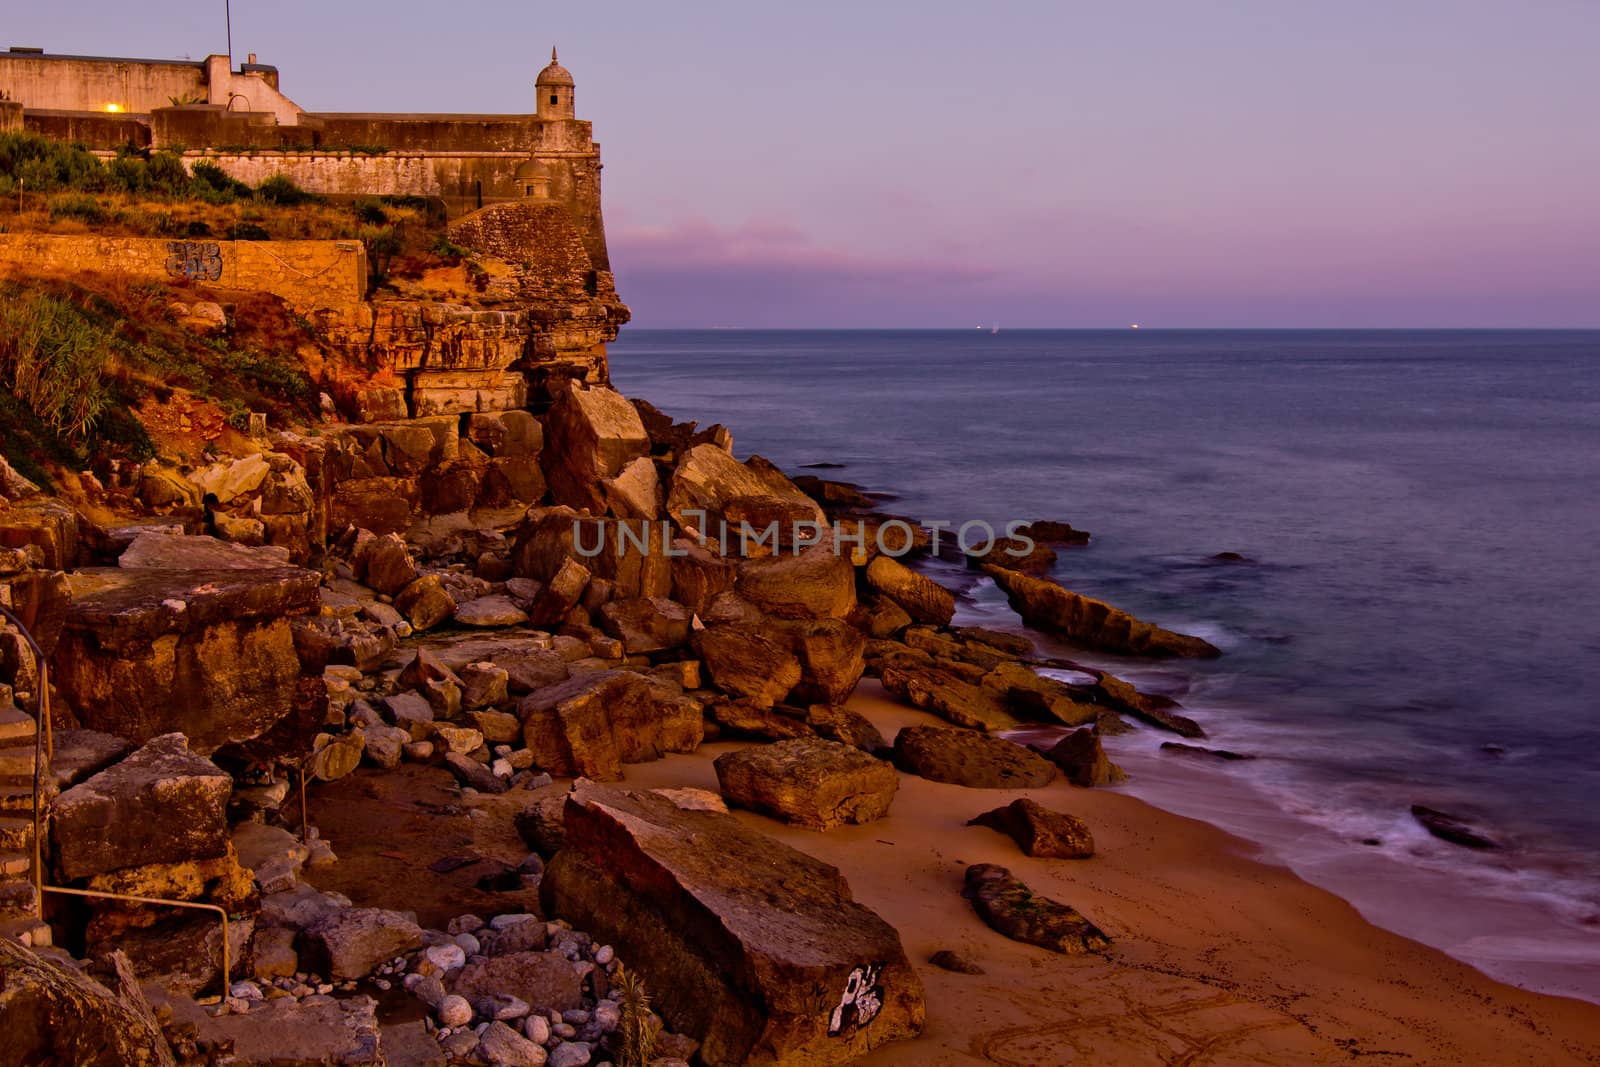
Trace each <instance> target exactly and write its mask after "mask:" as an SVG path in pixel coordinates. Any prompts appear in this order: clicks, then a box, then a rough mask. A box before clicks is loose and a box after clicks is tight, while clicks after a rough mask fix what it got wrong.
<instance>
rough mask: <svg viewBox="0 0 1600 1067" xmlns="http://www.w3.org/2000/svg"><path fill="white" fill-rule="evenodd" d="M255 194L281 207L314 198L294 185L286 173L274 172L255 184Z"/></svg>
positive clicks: (292, 205)
mask: <svg viewBox="0 0 1600 1067" xmlns="http://www.w3.org/2000/svg"><path fill="white" fill-rule="evenodd" d="M256 195H257V196H258V197H260V198H261V199H262V200H265V201H266V202H267V203H269V204H278V205H280V206H283V207H294V206H295V205H296V204H303V203H305V202H306V201H307V200H311V199H314V198H313V197H312V195H311V194H310V193H308V192H306V191H305V190H304V189H302V188H300V187H299V186H298V185H296V184H295V183H294V181H293V179H291V178H290V177H289V176H288V175H287V174H274V175H273V176H272V177H270V178H267V179H266V180H264V181H263V182H262V183H261V184H260V185H258V186H256Z"/></svg>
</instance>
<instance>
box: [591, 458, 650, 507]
mask: <svg viewBox="0 0 1600 1067" xmlns="http://www.w3.org/2000/svg"><path fill="white" fill-rule="evenodd" d="M601 484H602V485H603V486H604V487H605V493H606V506H607V507H608V508H610V510H611V514H613V515H615V516H616V517H617V518H619V519H647V520H653V519H659V518H660V517H661V505H662V498H661V479H660V476H659V475H658V474H657V473H656V464H655V460H653V459H651V458H650V457H649V456H640V457H639V458H638V459H636V460H634V461H633V462H632V463H629V464H628V465H627V466H626V467H623V468H622V470H621V471H620V472H618V474H617V475H616V477H614V478H606V479H603V480H602V482H601Z"/></svg>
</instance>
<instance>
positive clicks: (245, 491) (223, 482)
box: [188, 453, 272, 504]
mask: <svg viewBox="0 0 1600 1067" xmlns="http://www.w3.org/2000/svg"><path fill="white" fill-rule="evenodd" d="M270 473H272V466H271V464H269V463H268V462H267V457H266V456H264V455H261V454H260V453H255V454H252V455H248V456H244V457H243V458H240V459H225V460H221V461H220V462H217V463H213V464H211V466H209V467H202V468H201V469H200V470H197V471H194V472H193V473H191V474H190V475H189V476H188V477H189V481H190V482H192V483H193V484H194V485H195V487H196V488H197V489H199V490H200V492H201V493H202V494H203V495H205V496H211V497H215V498H216V500H217V503H219V504H230V503H232V502H233V501H234V500H237V499H238V498H239V497H242V496H248V495H250V494H252V493H254V492H255V491H256V490H257V489H260V488H261V483H262V482H264V481H266V480H267V475H268V474H270Z"/></svg>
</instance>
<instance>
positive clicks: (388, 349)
mask: <svg viewBox="0 0 1600 1067" xmlns="http://www.w3.org/2000/svg"><path fill="white" fill-rule="evenodd" d="M534 92H535V100H534V111H533V113H531V114H472V115H466V114H357V113H340V112H320V113H319V112H310V111H306V110H305V109H303V108H302V107H300V106H299V105H298V104H297V103H295V102H294V101H293V100H291V99H290V98H289V97H288V96H286V95H285V94H284V93H283V92H282V91H281V89H280V86H279V80H278V71H277V68H276V67H272V66H269V65H266V64H262V63H257V62H256V57H255V56H254V55H251V56H250V57H249V59H248V61H247V62H245V63H243V64H240V65H239V67H238V69H234V68H233V65H232V63H231V62H230V61H229V58H228V57H227V56H219V55H214V56H208V57H207V58H206V59H204V60H199V61H190V60H156V59H122V58H101V57H89V56H73V55H55V54H50V53H46V52H43V51H42V50H38V49H29V48H11V49H9V50H7V51H5V52H0V133H5V132H17V131H26V132H31V133H36V134H39V135H41V136H44V137H48V138H50V139H52V140H59V141H65V142H71V143H76V144H81V145H84V146H85V147H87V148H88V149H89V150H91V151H92V152H94V153H95V154H96V155H98V156H100V157H101V158H103V159H109V158H111V157H114V156H116V155H117V154H118V153H122V152H128V151H133V152H141V153H145V152H170V153H173V154H176V155H178V156H179V157H180V158H181V159H182V160H183V162H184V164H185V166H186V167H189V168H191V169H192V168H193V166H194V165H195V164H196V163H198V162H201V161H209V162H210V163H212V164H215V165H216V166H218V167H220V168H221V169H222V170H223V171H225V172H226V173H227V174H228V175H230V176H232V177H234V178H236V179H239V180H240V181H243V182H247V183H249V184H251V185H256V184H258V183H260V182H261V181H263V180H264V179H266V178H269V177H272V176H274V175H280V174H281V175H284V176H286V177H288V178H289V179H291V180H292V181H293V182H294V183H295V184H296V185H297V186H299V187H300V188H302V189H304V190H306V191H308V192H312V193H318V194H322V195H325V196H329V197H334V198H340V197H350V198H354V197H358V196H390V197H415V198H423V199H425V200H426V201H428V203H429V204H430V205H431V207H430V214H432V215H433V216H434V217H435V218H440V217H442V218H443V220H444V221H445V222H446V224H447V226H448V229H447V234H448V237H449V239H450V240H451V241H452V242H453V243H455V244H456V245H458V246H460V247H462V248H465V249H467V250H469V251H470V252H471V253H472V254H473V255H474V257H475V259H476V260H477V261H478V262H479V263H482V264H485V265H486V266H487V267H488V268H489V269H488V275H489V277H490V278H491V281H490V284H489V285H488V286H487V287H483V288H480V291H479V292H477V293H469V294H462V293H459V292H458V293H454V294H443V295H441V294H434V295H433V296H432V297H431V298H427V297H428V296H429V294H427V293H421V294H418V293H415V292H413V293H409V294H406V295H405V297H403V298H402V297H398V296H397V295H395V294H391V293H386V292H380V293H377V294H369V293H368V292H367V291H366V287H367V280H368V270H367V263H366V259H365V252H364V250H363V249H362V248H361V246H360V245H359V243H356V242H351V241H296V242H271V243H266V244H260V243H257V242H246V241H205V242H192V241H166V240H157V239H137V238H127V239H109V238H103V237H76V236H53V235H40V234H10V235H0V274H3V273H5V272H7V271H8V270H9V271H11V272H13V273H28V272H38V271H41V270H43V271H45V272H65V271H67V270H70V269H74V268H76V269H84V268H85V266H87V267H88V268H90V269H92V268H93V266H94V265H95V264H99V265H100V266H101V267H102V268H103V269H110V270H115V271H117V272H120V273H127V274H130V275H131V276H140V275H144V276H152V277H156V278H160V277H164V276H166V274H167V273H169V272H170V273H171V274H172V275H173V276H174V277H178V278H185V277H186V278H187V279H188V280H189V281H202V282H207V281H209V282H212V283H215V284H216V285H217V287H218V288H227V287H229V285H230V280H232V279H244V278H250V279H252V283H251V285H250V287H251V288H255V289H258V290H260V291H265V292H269V293H273V294H274V295H277V296H280V297H282V298H283V299H285V300H286V301H287V302H289V303H290V304H291V305H293V306H294V307H295V310H296V311H298V312H301V313H303V314H305V315H307V316H308V317H309V318H311V319H312V320H314V321H316V322H317V323H318V325H319V328H320V332H321V334H322V335H323V336H324V337H325V338H326V339H327V340H328V341H329V342H330V343H331V344H332V346H334V347H335V348H336V349H337V350H339V351H341V352H342V353H343V354H344V358H343V359H341V360H339V361H337V365H335V366H332V367H330V368H328V374H329V377H330V378H331V379H332V380H330V381H327V382H326V383H325V384H326V385H327V386H328V388H329V389H330V391H331V392H332V393H333V394H334V395H335V396H336V397H337V398H338V399H339V401H340V403H341V407H342V408H344V410H345V413H346V415H347V416H348V417H349V418H350V419H352V420H353V421H374V420H382V419H392V418H404V417H409V416H417V415H424V414H440V413H444V412H449V411H485V410H503V409H506V408H510V407H518V406H521V405H522V404H524V403H528V402H535V403H537V402H540V401H543V400H545V399H547V398H549V397H550V396H552V395H553V393H552V389H551V387H552V386H553V385H555V384H556V383H557V382H558V381H559V380H561V379H568V378H576V379H579V380H583V381H586V382H591V383H593V382H604V381H606V380H607V377H608V373H607V366H606V362H605V344H606V343H607V342H609V341H611V340H614V339H615V338H616V335H617V330H618V328H619V327H620V326H621V324H622V323H624V322H626V321H627V319H628V309H627V308H626V307H625V306H624V305H623V304H622V303H621V301H620V300H619V299H618V298H617V294H616V288H615V283H614V280H613V278H612V274H611V265H610V258H609V256H608V254H607V251H606V238H605V225H604V222H603V219H602V216H601V210H600V146H599V145H598V144H596V143H595V141H594V137H593V133H592V129H591V126H590V123H588V122H586V121H584V120H581V119H579V118H577V115H576V104H575V86H574V82H573V77H572V75H571V73H570V72H568V71H567V69H566V68H565V67H563V66H561V64H560V63H559V62H557V60H556V55H555V51H554V49H552V50H551V60H550V63H549V65H548V66H546V67H545V68H544V69H543V70H541V71H540V72H539V74H538V76H537V78H536V79H535V82H534ZM191 245H194V246H196V247H189V246H191ZM201 245H203V247H199V246H201ZM252 245H257V247H251V246H252ZM290 245H293V246H294V247H292V248H291V247H289V246H290ZM178 246H183V247H178ZM274 263H280V264H281V269H274V267H273V264H274ZM194 264H201V265H210V266H211V267H214V269H212V270H210V271H209V272H208V273H207V276H206V277H203V278H196V277H195V276H194V274H193V272H192V271H189V270H188V266H190V265H194ZM233 287H235V288H239V287H241V286H239V285H237V284H235V285H234V286H233ZM418 296H422V297H425V299H418V298H417V297H418ZM369 297H370V298H369Z"/></svg>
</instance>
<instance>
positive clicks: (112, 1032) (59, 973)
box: [0, 937, 173, 1067]
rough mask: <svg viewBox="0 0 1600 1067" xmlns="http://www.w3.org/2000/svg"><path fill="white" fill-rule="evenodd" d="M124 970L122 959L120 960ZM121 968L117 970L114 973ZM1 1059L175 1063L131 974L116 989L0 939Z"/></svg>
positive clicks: (133, 1065) (102, 1065)
mask: <svg viewBox="0 0 1600 1067" xmlns="http://www.w3.org/2000/svg"><path fill="white" fill-rule="evenodd" d="M122 966H123V967H124V968H125V966H126V965H125V964H124V965H122ZM119 973H120V972H119ZM0 1034H3V1035H4V1044H3V1050H0V1060H3V1061H4V1062H5V1063H8V1064H56V1063H59V1064H73V1065H74V1067H172V1063H173V1058H172V1050H171V1049H170V1048H169V1047H168V1046H167V1042H166V1038H165V1037H163V1036H162V1033H161V1027H160V1025H159V1024H158V1023H157V1022H156V1020H155V1018H154V1017H153V1016H152V1015H151V1014H150V1006H149V1004H148V1003H145V1001H144V997H143V994H142V993H140V992H139V990H138V986H137V984H136V983H135V982H133V981H132V980H131V979H130V980H128V981H126V983H125V985H124V987H123V989H122V990H121V992H120V995H119V994H114V993H112V992H111V991H110V990H109V989H107V988H106V987H105V986H103V985H101V984H100V983H98V982H96V981H94V980H93V979H91V978H89V977H88V976H87V975H85V974H83V973H81V972H79V971H78V970H76V969H74V968H72V967H67V966H63V965H61V964H59V963H57V962H55V961H53V960H48V959H45V958H44V957H42V956H39V955H37V954H35V953H34V952H32V951H30V950H29V949H27V948H24V947H23V946H22V945H19V944H17V943H16V942H14V941H11V940H10V939H8V938H4V937H0Z"/></svg>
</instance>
